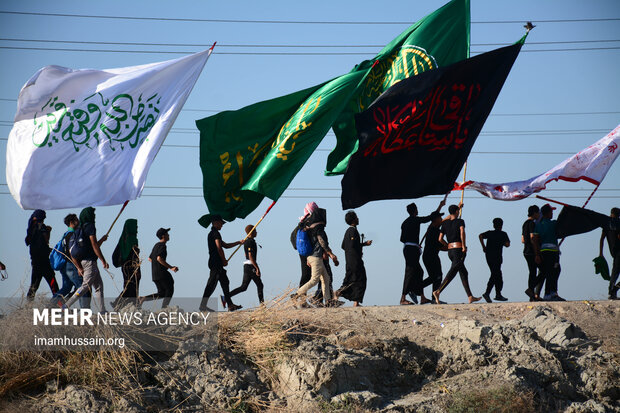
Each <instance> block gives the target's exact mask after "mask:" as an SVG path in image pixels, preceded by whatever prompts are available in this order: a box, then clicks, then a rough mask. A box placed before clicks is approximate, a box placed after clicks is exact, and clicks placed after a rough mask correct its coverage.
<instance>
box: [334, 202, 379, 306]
mask: <svg viewBox="0 0 620 413" xmlns="http://www.w3.org/2000/svg"><path fill="white" fill-rule="evenodd" d="M344 221H345V222H346V223H347V224H348V225H349V228H348V229H347V230H346V232H345V233H344V238H343V240H342V245H341V247H342V249H343V250H344V258H345V262H346V267H345V275H344V280H343V282H342V287H340V288H339V289H338V290H337V291H336V299H338V298H340V297H344V298H346V299H347V300H349V301H353V307H359V306H360V303H362V302H363V301H364V293H365V292H366V268H365V267H364V261H363V260H362V255H363V253H362V248H363V247H368V246H370V245H371V244H372V241H364V240H362V239H361V238H360V234H359V232H358V231H357V226H358V225H359V224H360V221H359V218H358V217H357V214H356V213H355V212H354V211H349V212H347V213H346V214H345V216H344Z"/></svg>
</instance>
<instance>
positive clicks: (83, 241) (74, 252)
mask: <svg viewBox="0 0 620 413" xmlns="http://www.w3.org/2000/svg"><path fill="white" fill-rule="evenodd" d="M87 242H88V243H90V240H89V239H88V238H85V236H84V231H83V229H82V227H81V226H79V227H77V228H76V229H75V231H74V234H73V237H71V240H69V252H70V253H71V256H72V257H73V258H75V259H76V260H78V261H81V260H82V258H84V255H85V254H86V252H87V251H88V250H87Z"/></svg>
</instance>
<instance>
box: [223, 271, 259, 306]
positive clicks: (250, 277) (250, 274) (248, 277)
mask: <svg viewBox="0 0 620 413" xmlns="http://www.w3.org/2000/svg"><path fill="white" fill-rule="evenodd" d="M251 281H254V284H256V289H257V290H258V301H259V302H261V303H262V302H264V301H265V299H264V298H263V282H262V281H261V279H260V277H259V276H258V275H257V274H256V269H255V268H254V266H253V265H250V264H244V265H243V281H242V282H241V286H239V287H237V288H235V289H234V290H232V291H231V292H230V297H231V298H232V297H234V296H235V295H237V294H239V293H242V292H244V291H246V290H247V289H248V286H249V285H250V282H251Z"/></svg>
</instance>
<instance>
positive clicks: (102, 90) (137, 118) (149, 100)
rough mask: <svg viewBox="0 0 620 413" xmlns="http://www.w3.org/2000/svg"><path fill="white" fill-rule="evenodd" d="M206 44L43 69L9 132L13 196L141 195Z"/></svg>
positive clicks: (89, 200) (31, 205)
mask: <svg viewBox="0 0 620 413" xmlns="http://www.w3.org/2000/svg"><path fill="white" fill-rule="evenodd" d="M211 51H212V48H211V49H210V50H207V51H203V52H200V53H196V54H193V55H189V56H185V57H182V58H179V59H175V60H169V61H165V62H158V63H151V64H146V65H141V66H132V67H124V68H117V69H105V70H94V69H77V70H74V69H70V68H66V67H61V66H46V67H44V68H42V69H40V70H39V71H38V72H37V73H35V74H34V76H32V77H31V78H30V79H29V80H28V81H27V82H26V84H25V85H24V87H23V88H22V90H21V92H20V94H19V99H18V101H17V113H16V115H15V122H14V125H13V129H12V130H11V133H10V135H9V140H8V146H7V154H6V157H7V166H6V178H7V183H8V186H9V189H10V191H11V194H12V195H13V197H14V198H15V200H16V201H17V203H18V204H19V205H20V206H21V207H22V208H24V209H62V208H74V207H84V206H88V205H93V206H103V205H115V204H122V203H123V202H125V201H126V200H133V199H136V198H137V197H138V196H140V194H141V193H142V189H143V187H144V182H145V180H146V176H147V173H148V170H149V168H150V166H151V164H152V162H153V160H154V159H155V156H156V155H157V152H158V151H159V148H160V147H161V145H162V143H163V142H164V140H165V138H166V135H167V134H168V132H169V131H170V128H171V127H172V124H173V123H174V121H175V119H176V117H177V115H178V114H179V112H180V111H181V108H182V107H183V105H184V103H185V101H186V100H187V97H188V96H189V94H190V92H191V90H192V88H193V87H194V84H195V83H196V80H197V79H198V76H199V75H200V72H201V71H202V68H203V67H204V65H205V63H206V61H207V59H208V58H209V55H210V54H211Z"/></svg>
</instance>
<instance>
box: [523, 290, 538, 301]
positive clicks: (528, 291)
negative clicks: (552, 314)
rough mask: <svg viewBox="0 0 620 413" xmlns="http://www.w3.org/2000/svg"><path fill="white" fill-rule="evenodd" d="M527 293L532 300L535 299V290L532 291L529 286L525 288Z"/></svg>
mask: <svg viewBox="0 0 620 413" xmlns="http://www.w3.org/2000/svg"><path fill="white" fill-rule="evenodd" d="M525 295H527V296H528V297H530V301H534V297H535V296H536V294H534V291H532V289H531V288H528V289H527V290H525Z"/></svg>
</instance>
